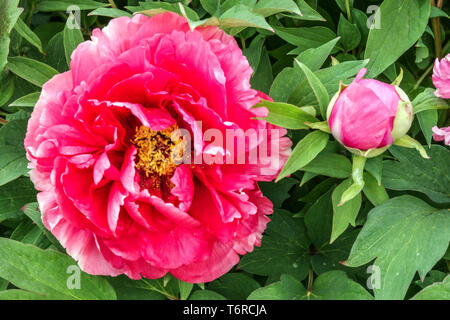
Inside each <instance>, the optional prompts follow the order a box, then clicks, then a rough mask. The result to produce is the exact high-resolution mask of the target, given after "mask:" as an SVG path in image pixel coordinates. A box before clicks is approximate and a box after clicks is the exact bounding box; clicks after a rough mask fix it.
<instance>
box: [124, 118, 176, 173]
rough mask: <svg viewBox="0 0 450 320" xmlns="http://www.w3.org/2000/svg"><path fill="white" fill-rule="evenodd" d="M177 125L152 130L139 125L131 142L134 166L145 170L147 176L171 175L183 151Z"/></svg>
mask: <svg viewBox="0 0 450 320" xmlns="http://www.w3.org/2000/svg"><path fill="white" fill-rule="evenodd" d="M177 129H178V127H177V126H176V125H172V126H170V127H169V128H167V129H164V130H160V131H153V130H151V129H150V128H148V127H144V126H140V127H139V128H137V130H136V134H135V135H134V137H133V139H132V140H131V142H132V143H133V144H134V145H135V146H136V148H137V150H138V153H137V162H136V168H137V169H139V170H142V171H143V172H145V175H146V176H147V177H149V176H154V175H155V174H156V175H158V176H171V175H172V174H173V173H174V171H175V169H176V167H177V162H178V161H177V160H179V159H181V157H182V156H183V151H184V144H183V143H182V142H183V138H182V136H181V135H179V134H178V130H177Z"/></svg>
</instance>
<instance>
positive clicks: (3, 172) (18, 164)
mask: <svg viewBox="0 0 450 320" xmlns="http://www.w3.org/2000/svg"><path fill="white" fill-rule="evenodd" d="M0 149H1V150H2V154H1V155H0V186H3V185H4V184H6V183H8V182H11V181H13V180H15V179H17V178H18V177H20V176H21V175H23V174H25V173H27V172H28V169H27V165H28V160H27V159H26V158H25V152H24V150H23V147H21V146H19V147H13V146H1V145H0Z"/></svg>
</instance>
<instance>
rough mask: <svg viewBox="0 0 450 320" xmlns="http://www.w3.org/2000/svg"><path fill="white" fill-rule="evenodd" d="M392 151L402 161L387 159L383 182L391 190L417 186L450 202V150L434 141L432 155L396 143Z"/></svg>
mask: <svg viewBox="0 0 450 320" xmlns="http://www.w3.org/2000/svg"><path fill="white" fill-rule="evenodd" d="M389 151H390V152H391V153H392V154H393V155H394V156H395V157H396V158H397V159H398V161H393V160H387V161H384V163H383V167H384V168H383V185H384V186H385V187H386V188H387V189H391V190H414V191H418V192H422V193H425V194H426V195H427V196H428V197H429V198H430V199H431V200H433V201H434V202H437V203H448V202H450V177H449V175H448V168H450V156H449V154H450V150H448V149H447V148H445V147H443V146H439V145H432V146H431V149H430V150H428V153H429V155H430V157H431V158H430V159H424V158H422V157H421V156H420V155H419V153H418V152H417V151H416V150H414V149H407V148H402V147H397V146H392V147H391V148H390V149H389Z"/></svg>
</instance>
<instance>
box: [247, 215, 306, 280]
mask: <svg viewBox="0 0 450 320" xmlns="http://www.w3.org/2000/svg"><path fill="white" fill-rule="evenodd" d="M309 245H310V242H309V240H308V237H307V236H306V230H305V225H304V223H303V220H302V219H300V218H292V216H291V214H289V213H288V212H287V211H285V210H276V211H275V213H274V214H273V216H272V221H271V222H270V223H269V224H268V226H267V230H266V231H265V234H264V240H263V241H262V245H261V247H256V248H255V250H254V251H253V252H251V253H248V254H246V255H245V256H243V257H242V258H241V261H240V263H239V269H242V270H244V271H247V272H250V273H253V274H258V275H263V276H270V277H271V278H273V279H277V278H279V277H280V276H281V275H282V274H289V275H292V276H294V277H295V278H296V279H298V280H300V281H301V280H303V279H304V278H306V276H307V275H308V269H309V263H308V261H309V255H308V251H309Z"/></svg>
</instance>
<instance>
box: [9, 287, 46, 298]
mask: <svg viewBox="0 0 450 320" xmlns="http://www.w3.org/2000/svg"><path fill="white" fill-rule="evenodd" d="M0 300H51V298H50V297H47V296H45V295H43V294H38V293H34V292H29V291H25V290H19V289H10V290H4V291H0Z"/></svg>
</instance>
